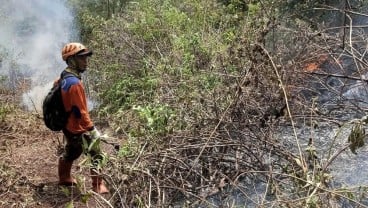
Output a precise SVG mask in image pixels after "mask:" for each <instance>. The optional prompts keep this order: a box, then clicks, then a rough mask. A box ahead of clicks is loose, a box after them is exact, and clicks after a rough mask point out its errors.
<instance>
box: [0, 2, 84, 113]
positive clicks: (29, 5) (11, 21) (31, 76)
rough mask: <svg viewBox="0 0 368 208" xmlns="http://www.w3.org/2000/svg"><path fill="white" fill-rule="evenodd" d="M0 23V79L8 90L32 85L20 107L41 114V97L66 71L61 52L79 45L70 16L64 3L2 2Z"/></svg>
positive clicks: (72, 18) (76, 32) (0, 5)
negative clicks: (21, 84)
mask: <svg viewBox="0 0 368 208" xmlns="http://www.w3.org/2000/svg"><path fill="white" fill-rule="evenodd" d="M0 20H1V22H0V75H1V76H2V77H6V78H7V84H8V86H9V87H10V88H15V86H17V84H18V83H19V82H22V81H24V80H28V81H29V82H31V89H30V90H29V91H28V92H27V93H25V94H24V95H23V103H24V104H25V106H26V107H27V108H28V109H29V110H37V111H39V112H40V109H41V103H42V100H43V98H44V96H45V95H46V94H47V92H48V90H49V89H50V88H51V86H52V83H53V81H54V80H55V79H57V77H58V75H59V74H60V73H61V71H62V70H63V69H64V68H65V67H66V64H65V62H63V60H62V59H61V48H62V47H63V46H64V45H65V44H66V43H67V42H72V41H73V42H74V41H78V40H76V39H77V37H79V35H78V31H77V29H76V27H75V23H74V17H73V13H72V11H71V10H69V9H68V8H67V6H66V0H52V1H51V0H2V1H1V4H0Z"/></svg>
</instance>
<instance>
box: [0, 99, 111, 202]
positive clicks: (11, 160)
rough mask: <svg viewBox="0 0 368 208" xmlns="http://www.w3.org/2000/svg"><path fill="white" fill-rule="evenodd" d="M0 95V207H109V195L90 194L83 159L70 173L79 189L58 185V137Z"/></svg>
mask: <svg viewBox="0 0 368 208" xmlns="http://www.w3.org/2000/svg"><path fill="white" fill-rule="evenodd" d="M0 96H1V98H0V158H1V159H0V207H31V208H32V207H37V208H43V207H109V206H111V205H109V201H108V200H109V198H110V197H111V194H110V195H104V196H100V195H98V194H96V193H92V192H91V179H90V177H89V171H88V168H86V167H83V165H80V162H81V160H83V158H84V157H83V156H82V157H80V159H79V160H78V161H76V162H75V163H74V165H73V170H72V172H73V175H74V176H75V177H76V178H78V179H79V180H80V181H81V182H80V185H81V187H79V188H77V187H74V188H65V187H60V186H58V185H57V182H58V178H57V160H58V155H59V154H60V150H61V147H62V146H63V136H62V134H61V133H54V132H52V131H50V130H48V129H47V128H46V127H45V126H44V124H43V120H42V118H41V117H40V115H39V114H37V113H30V112H27V111H24V110H22V109H21V108H18V107H14V106H13V105H12V104H11V103H12V99H9V98H6V96H3V95H0ZM4 115H6V116H4ZM105 200H106V201H107V202H104V201H105ZM71 205H73V206H71Z"/></svg>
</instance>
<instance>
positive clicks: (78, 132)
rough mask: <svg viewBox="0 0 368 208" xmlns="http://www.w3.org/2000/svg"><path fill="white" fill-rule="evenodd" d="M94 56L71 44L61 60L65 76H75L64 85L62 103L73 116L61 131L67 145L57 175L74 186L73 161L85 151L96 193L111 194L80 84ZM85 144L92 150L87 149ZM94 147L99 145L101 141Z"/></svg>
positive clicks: (96, 132)
mask: <svg viewBox="0 0 368 208" xmlns="http://www.w3.org/2000/svg"><path fill="white" fill-rule="evenodd" d="M91 55H92V51H91V50H89V49H87V48H86V47H85V46H84V45H83V44H81V43H68V44H66V45H65V46H64V47H63V49H62V58H63V60H64V61H65V62H66V64H67V67H66V69H65V70H63V71H62V76H63V75H65V74H67V73H69V74H72V75H74V76H67V78H65V79H64V80H63V82H62V85H61V86H62V90H61V94H62V100H63V104H64V107H65V110H66V112H70V115H69V117H68V122H67V124H66V126H65V127H64V129H63V130H62V131H63V133H64V135H65V138H66V145H65V148H64V153H63V154H62V156H61V157H60V158H59V163H58V174H59V185H64V186H72V185H75V184H76V180H75V179H74V178H73V177H72V176H71V168H72V164H73V161H74V160H76V159H78V158H79V157H80V155H81V154H82V153H83V152H84V153H85V154H89V155H90V156H91V158H92V165H91V169H90V173H91V178H92V186H93V191H95V192H96V193H99V194H103V193H108V192H109V190H108V189H107V187H106V186H105V183H104V181H103V179H102V177H101V170H100V169H99V168H100V165H99V164H100V163H101V161H102V159H103V153H102V151H101V149H100V147H99V145H91V144H93V143H94V142H96V141H97V140H100V133H99V131H98V130H97V128H96V126H94V124H93V122H92V120H91V117H90V115H89V113H88V109H87V98H86V94H85V90H84V87H83V83H82V81H81V75H82V73H83V72H84V71H86V70H87V66H88V58H89V57H90V56H91ZM83 141H84V142H83ZM84 143H87V144H88V145H87V146H89V145H91V146H92V147H93V148H86V145H85V144H84ZM95 144H99V142H97V143H95ZM88 149H89V150H88Z"/></svg>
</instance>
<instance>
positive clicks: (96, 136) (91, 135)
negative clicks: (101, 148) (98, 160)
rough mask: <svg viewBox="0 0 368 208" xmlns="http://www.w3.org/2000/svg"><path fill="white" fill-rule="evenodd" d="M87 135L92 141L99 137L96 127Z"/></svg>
mask: <svg viewBox="0 0 368 208" xmlns="http://www.w3.org/2000/svg"><path fill="white" fill-rule="evenodd" d="M89 135H90V137H91V139H92V140H94V139H99V138H100V137H101V133H100V132H99V131H98V130H97V129H96V127H95V128H93V130H91V131H89Z"/></svg>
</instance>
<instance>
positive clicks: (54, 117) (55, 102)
mask: <svg viewBox="0 0 368 208" xmlns="http://www.w3.org/2000/svg"><path fill="white" fill-rule="evenodd" d="M73 76H74V75H73V74H70V73H62V74H61V76H60V79H59V81H58V82H57V83H56V84H55V85H54V86H53V87H52V88H51V90H50V91H49V93H48V94H47V95H46V97H45V98H44V100H43V102H42V110H43V121H44V122H45V125H46V126H47V128H49V129H50V130H52V131H61V130H62V129H63V128H64V127H65V126H66V123H67V121H68V118H69V115H70V112H66V111H65V108H64V104H63V100H62V98H61V83H62V81H63V80H64V79H66V78H68V77H73Z"/></svg>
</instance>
